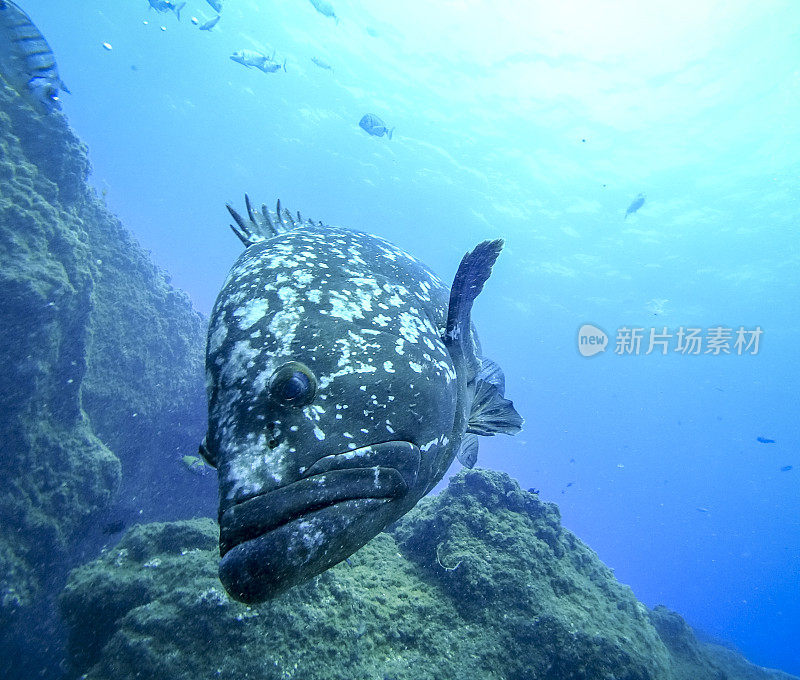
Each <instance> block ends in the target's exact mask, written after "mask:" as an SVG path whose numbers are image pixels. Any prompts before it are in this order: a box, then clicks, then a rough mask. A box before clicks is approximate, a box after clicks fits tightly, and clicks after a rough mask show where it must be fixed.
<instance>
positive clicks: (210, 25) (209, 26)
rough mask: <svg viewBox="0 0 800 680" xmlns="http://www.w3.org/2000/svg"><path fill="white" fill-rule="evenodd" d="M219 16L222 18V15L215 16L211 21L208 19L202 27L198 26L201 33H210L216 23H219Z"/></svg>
mask: <svg viewBox="0 0 800 680" xmlns="http://www.w3.org/2000/svg"><path fill="white" fill-rule="evenodd" d="M220 16H222V15H221V14H217V16H215V17H214V18H213V19H209V20H208V21H206V22H205V23H204V24H203V25H202V26H200V30H201V31H210V30H211V29H212V28H214V26H216V25H217V22H218V21H219V18H220Z"/></svg>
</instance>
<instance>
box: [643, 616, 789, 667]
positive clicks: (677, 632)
mask: <svg viewBox="0 0 800 680" xmlns="http://www.w3.org/2000/svg"><path fill="white" fill-rule="evenodd" d="M650 621H651V622H652V624H653V626H655V629H656V630H657V631H658V634H659V636H660V637H661V639H662V640H663V641H664V644H665V645H666V646H667V649H668V650H669V653H670V657H671V660H672V677H673V678H674V679H675V680H721V679H722V680H739V679H741V680H797V676H794V675H790V674H788V673H784V672H782V671H776V670H771V669H768V668H761V667H760V666H756V665H754V664H752V663H750V662H749V661H747V659H745V658H744V657H743V656H742V655H741V654H739V653H738V652H736V651H734V650H733V649H729V648H727V647H723V646H721V645H718V644H713V643H709V642H702V641H700V640H699V639H698V638H697V636H696V634H695V632H694V630H692V628H691V626H689V624H688V623H686V621H684V620H683V618H682V617H681V616H680V615H679V614H676V613H675V612H673V611H670V610H669V609H667V608H666V607H663V606H660V605H659V606H658V607H655V608H654V609H653V610H652V611H651V612H650Z"/></svg>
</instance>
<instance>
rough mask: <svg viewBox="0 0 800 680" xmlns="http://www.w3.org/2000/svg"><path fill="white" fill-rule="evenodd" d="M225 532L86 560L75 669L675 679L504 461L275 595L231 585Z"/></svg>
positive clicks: (636, 620) (653, 638) (154, 534)
mask: <svg viewBox="0 0 800 680" xmlns="http://www.w3.org/2000/svg"><path fill="white" fill-rule="evenodd" d="M438 511H443V512H444V514H443V515H442V516H439V517H437V516H436V513H437V512H438ZM430 522H435V523H437V525H438V526H439V528H436V529H434V528H432V527H431V526H429V523H430ZM440 522H441V523H442V524H439V523H440ZM444 524H447V525H448V526H444ZM548 531H550V532H552V536H547V537H546V539H541V538H538V537H537V532H538V533H542V534H543V535H544V534H546V533H547V532H548ZM166 532H169V533H170V538H169V539H165V538H164V536H165V533H166ZM183 532H185V533H183ZM198 532H204V533H205V541H206V546H205V547H204V546H203V544H202V541H201V540H200V539H198V538H197V535H198ZM395 537H397V539H399V543H398V540H397V539H396V538H395ZM216 538H217V528H216V525H214V524H213V523H212V522H210V521H209V522H207V523H205V524H203V523H200V522H195V523H191V524H189V523H182V524H175V525H169V524H161V525H152V526H149V527H136V528H135V529H133V530H131V531H130V532H129V533H128V534H127V535H126V536H125V538H124V539H123V540H122V541H121V542H120V544H119V545H118V546H117V547H116V548H115V549H114V550H112V551H110V552H108V553H107V554H105V555H104V556H103V557H102V558H100V559H99V560H97V561H96V562H94V563H91V564H89V565H86V566H84V567H81V568H79V569H77V570H75V571H74V572H73V573H72V575H71V577H70V580H69V583H68V586H67V588H66V590H65V591H64V594H63V595H62V610H63V612H64V616H65V619H66V621H67V624H68V628H69V630H70V652H71V660H72V663H73V664H74V669H75V671H76V673H87V676H86V677H87V678H97V679H99V678H134V677H136V678H140V679H144V678H163V677H171V678H189V677H193V678H194V677H222V678H242V677H259V678H276V679H277V678H291V677H297V678H308V679H309V680H314V679H317V678H318V679H320V680H323V679H325V680H337V679H342V680H344V679H351V678H365V679H372V678H375V679H377V680H383V679H385V678H392V679H394V680H401V679H406V678H408V679H409V680H410V679H412V678H413V679H414V680H420V679H429V680H434V679H435V680H443V679H446V678H453V679H456V678H467V677H468V678H480V679H483V678H485V679H487V680H488V679H498V680H499V679H500V678H504V679H511V678H514V679H520V680H521V679H522V678H553V679H555V678H567V677H571V678H586V679H589V678H592V679H598V680H600V679H602V678H609V679H610V678H617V679H618V680H619V679H621V678H629V679H631V680H633V679H642V680H645V679H649V678H668V677H669V675H668V668H669V663H668V658H667V653H666V649H665V648H664V645H663V644H662V643H661V641H660V639H659V638H658V636H657V634H656V632H655V630H654V629H653V628H652V626H651V625H650V623H649V620H648V618H647V613H646V610H645V609H644V607H642V606H641V605H640V604H639V603H637V602H636V600H635V599H634V598H633V596H632V595H631V594H630V591H629V590H628V589H627V588H625V587H623V586H620V585H619V584H617V583H616V582H615V581H614V579H613V576H612V575H611V573H610V572H609V571H608V570H607V569H605V568H604V567H602V565H600V563H599V562H598V560H597V558H596V557H595V556H594V554H593V553H591V552H590V551H589V550H588V549H587V548H585V547H584V546H582V545H581V544H580V542H578V541H577V540H576V539H574V538H573V537H571V534H569V533H568V532H566V531H564V530H563V529H561V528H560V526H559V525H558V520H557V512H556V511H555V510H554V506H550V505H547V504H544V503H541V502H540V501H538V500H537V499H536V498H535V497H534V496H532V495H531V494H526V493H525V492H522V491H520V489H519V487H518V486H517V485H516V484H515V483H514V482H513V481H511V480H510V479H509V478H508V477H507V476H506V475H503V474H500V473H492V472H486V471H479V470H474V471H471V472H468V473H464V474H461V475H459V476H458V477H457V478H456V479H455V480H454V481H453V482H452V483H451V485H450V488H449V489H448V490H447V491H445V492H444V493H443V494H441V496H439V497H437V498H435V499H432V500H429V501H427V502H425V503H423V506H422V507H421V508H420V509H419V510H417V511H415V512H413V513H411V514H410V515H409V516H407V517H406V518H404V519H403V520H401V522H400V523H399V525H398V526H397V527H396V529H395V531H394V536H393V535H391V534H381V535H379V536H378V537H377V538H375V539H374V540H373V541H372V542H370V543H369V544H368V545H367V546H365V547H364V548H363V549H362V550H360V551H359V552H358V553H356V554H355V555H353V557H352V558H351V559H350V563H349V564H348V563H342V564H339V565H338V566H336V567H335V568H333V569H331V570H329V571H328V572H325V573H324V574H322V575H321V576H319V577H317V578H316V579H314V580H313V581H312V582H310V583H308V584H306V585H303V586H300V587H296V588H294V589H293V590H291V591H289V592H288V593H286V594H285V595H282V596H280V597H279V598H277V599H275V600H273V601H271V602H268V603H265V604H263V605H258V606H246V605H243V604H240V603H237V602H235V601H233V600H231V599H229V598H228V597H227V595H226V594H225V591H224V589H223V588H222V586H221V585H220V583H219V581H218V580H217V575H216V574H217V572H216V568H217V561H218V554H217V551H216V549H215V548H216V544H215V540H216ZM547 540H550V541H551V542H553V544H554V545H556V549H555V550H554V549H553V548H552V547H551V546H550V545H549V544H548V543H547ZM148 545H149V546H150V548H149V549H148V548H147V547H146V546H148ZM156 546H161V547H160V548H159V547H156ZM437 547H438V559H437ZM557 553H558V554H557ZM456 565H457V566H456ZM87 622H88V623H87ZM87 626H88V628H87ZM100 631H105V634H100V633H99V632H100ZM205 640H208V641H212V643H211V644H204V643H202V642H201V641H205Z"/></svg>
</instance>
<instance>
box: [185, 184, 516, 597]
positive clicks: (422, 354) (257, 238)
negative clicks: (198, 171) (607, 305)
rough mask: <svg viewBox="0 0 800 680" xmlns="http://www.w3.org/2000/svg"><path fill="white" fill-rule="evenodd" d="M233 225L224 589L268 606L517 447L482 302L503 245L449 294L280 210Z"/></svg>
mask: <svg viewBox="0 0 800 680" xmlns="http://www.w3.org/2000/svg"><path fill="white" fill-rule="evenodd" d="M245 199H246V204H247V214H248V217H247V218H244V217H242V216H241V215H239V213H237V212H236V211H235V210H234V209H233V208H231V207H230V206H228V209H229V211H230V213H231V215H232V216H233V218H234V220H235V222H236V224H235V225H231V226H232V228H233V230H234V232H235V233H236V234H237V236H239V238H240V239H241V241H242V242H243V243H244V244H245V246H246V249H245V251H244V252H243V253H242V254H241V256H240V257H239V259H238V260H237V261H236V263H235V264H234V266H233V268H232V269H231V271H230V274H229V275H228V278H227V280H226V281H225V284H224V286H223V288H222V291H221V292H220V294H219V296H218V297H217V300H216V303H215V305H214V309H213V311H212V314H211V320H210V323H209V330H208V345H207V351H206V377H207V389H208V431H207V433H206V436H205V438H204V440H203V443H202V444H201V446H200V452H201V454H202V455H203V457H204V458H205V459H206V461H207V462H208V463H209V464H210V465H212V466H214V467H216V468H217V471H218V475H219V499H220V502H219V524H220V555H221V557H222V560H221V562H220V566H219V577H220V580H221V581H222V583H223V584H224V586H225V588H226V589H227V591H228V592H229V593H230V594H231V596H232V597H234V598H236V599H238V600H241V601H243V602H259V601H263V600H266V599H268V598H271V597H273V596H274V595H276V594H278V593H281V592H283V591H285V590H287V589H288V588H291V587H292V586H294V585H297V584H299V583H302V582H304V581H307V580H308V579H310V578H312V577H313V576H316V575H317V574H320V573H321V572H323V571H325V570H326V569H328V568H329V567H331V566H333V565H334V564H337V563H338V562H341V561H342V560H344V559H346V558H347V557H348V556H349V555H351V554H352V553H354V552H355V551H356V550H358V549H359V548H360V547H362V546H363V545H364V544H365V543H367V541H369V540H370V539H371V538H373V537H374V536H375V535H376V534H378V533H379V532H380V531H381V530H383V529H384V528H385V527H386V526H387V525H388V524H389V523H391V522H394V521H395V520H397V519H398V518H400V517H401V516H402V515H404V514H405V513H406V512H408V511H409V510H410V509H411V508H413V507H414V505H415V504H416V503H417V501H419V499H420V498H422V497H423V496H424V495H425V494H426V493H428V492H429V491H430V490H431V489H432V488H433V487H434V486H435V485H436V483H437V482H438V481H439V480H440V479H441V478H442V477H443V475H444V473H445V472H446V471H447V469H448V467H449V466H450V464H451V463H452V461H453V458H454V457H455V456H456V455H458V456H459V458H460V460H461V461H462V462H463V463H464V464H465V465H468V466H471V465H472V464H474V462H475V457H476V454H477V435H494V434H496V433H506V434H515V433H517V432H519V430H520V429H521V426H522V418H521V417H520V416H519V414H518V413H517V412H516V411H515V410H514V406H513V404H512V403H511V402H510V401H509V400H507V399H505V397H504V391H505V380H504V377H503V373H502V371H501V370H500V368H499V367H498V366H497V364H495V363H494V362H493V361H491V360H490V359H487V358H484V357H482V356H481V351H480V344H479V342H478V338H477V334H476V331H475V329H474V327H473V324H472V323H471V321H470V314H471V309H472V303H473V301H474V299H475V297H476V296H477V295H478V294H479V293H480V291H481V289H482V288H483V284H484V283H485V282H486V280H487V279H488V277H489V274H490V273H491V269H492V266H493V264H494V262H495V260H496V259H497V256H498V255H499V253H500V250H501V248H502V245H503V242H502V241H500V240H497V241H485V242H483V243H481V244H480V245H478V246H477V247H476V248H475V249H474V250H473V251H471V252H469V253H467V254H466V255H465V256H464V258H463V260H462V261H461V264H460V266H459V268H458V272H457V273H456V276H455V280H454V283H453V286H452V288H451V289H449V290H448V288H447V286H445V285H444V284H443V283H442V281H441V280H439V279H438V278H437V277H436V276H435V275H434V274H433V273H432V272H431V271H430V270H429V269H428V268H427V267H426V266H425V265H423V264H422V263H421V262H420V261H419V260H417V259H415V258H414V257H412V256H411V255H408V254H407V253H405V252H403V251H402V250H400V249H399V248H397V247H396V246H394V245H392V244H391V243H389V242H388V241H385V240H383V239H381V238H378V237H376V236H371V235H369V234H366V233H362V232H358V231H353V230H350V229H344V228H339V227H331V226H327V225H324V224H322V223H321V222H312V221H310V220H304V219H303V218H302V217H301V216H300V214H299V213H298V214H297V217H296V218H295V217H293V216H291V215H290V213H289V212H288V211H286V210H285V209H283V210H282V209H281V205H280V202H278V206H277V210H276V211H275V212H271V211H269V210H267V208H266V207H264V206H262V208H261V211H260V212H258V211H255V210H254V209H253V208H252V206H251V204H250V201H249V199H247V197H245Z"/></svg>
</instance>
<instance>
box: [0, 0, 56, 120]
mask: <svg viewBox="0 0 800 680" xmlns="http://www.w3.org/2000/svg"><path fill="white" fill-rule="evenodd" d="M0 73H2V74H3V77H4V78H5V79H6V81H7V82H8V83H9V84H10V85H11V86H12V87H13V88H14V89H15V90H16V91H17V92H19V94H20V95H21V96H22V98H23V99H24V100H25V101H27V102H28V103H29V104H30V105H31V106H33V108H34V109H36V110H37V111H38V112H39V113H51V112H52V111H56V110H58V109H60V108H61V102H60V101H59V99H58V92H59V90H64V92H69V90H68V89H67V86H66V85H64V83H63V82H62V80H61V78H60V77H59V75H58V67H57V66H56V60H55V57H54V56H53V50H51V49H50V45H48V44H47V40H45V38H44V36H43V35H42V34H41V33H40V31H39V29H38V28H36V26H35V25H34V23H33V21H31V18H30V17H29V16H28V15H27V14H25V12H23V11H22V10H21V9H20V8H19V7H18V6H17V5H16V4H15V3H13V2H10V0H0Z"/></svg>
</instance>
